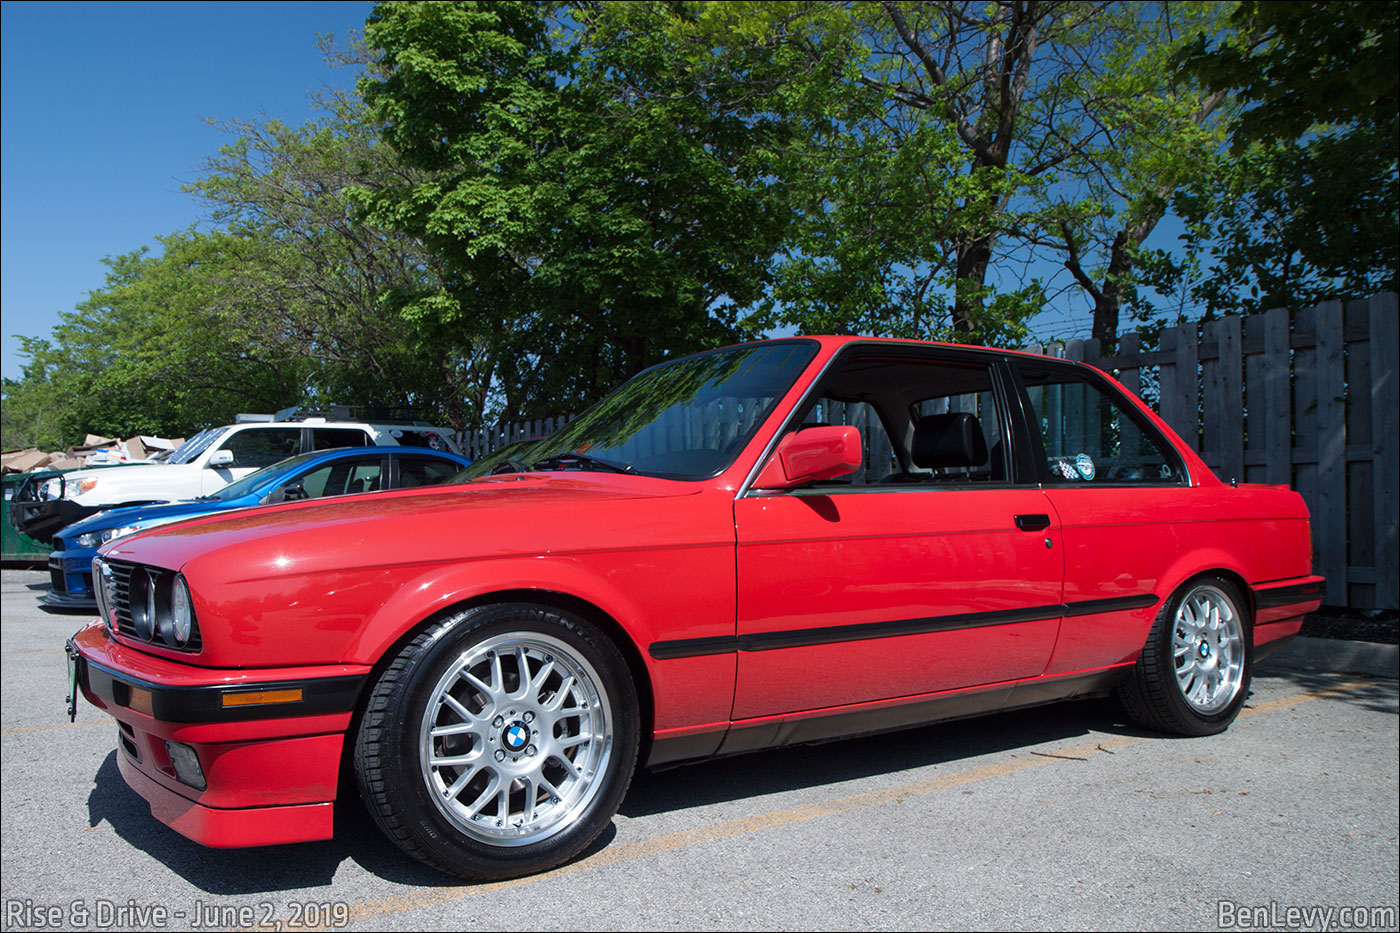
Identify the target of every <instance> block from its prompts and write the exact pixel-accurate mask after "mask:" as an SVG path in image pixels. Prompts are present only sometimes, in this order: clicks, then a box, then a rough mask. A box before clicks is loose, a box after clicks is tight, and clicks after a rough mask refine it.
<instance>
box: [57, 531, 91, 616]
mask: <svg viewBox="0 0 1400 933" xmlns="http://www.w3.org/2000/svg"><path fill="white" fill-rule="evenodd" d="M62 540H63V539H62V538H54V543H55V544H57V543H58V542H59V541H62ZM74 553H75V552H74V551H72V550H66V551H65V550H57V551H53V552H52V553H50V554H49V592H48V594H47V595H45V596H44V604H45V605H48V606H56V607H59V608H62V609H96V608H97V598H96V596H95V595H94V593H93V590H92V559H93V557H95V556H96V555H97V549H96V548H92V549H90V550H82V551H77V552H76V553H77V555H78V556H76V557H74V556H71V555H73V554H74Z"/></svg>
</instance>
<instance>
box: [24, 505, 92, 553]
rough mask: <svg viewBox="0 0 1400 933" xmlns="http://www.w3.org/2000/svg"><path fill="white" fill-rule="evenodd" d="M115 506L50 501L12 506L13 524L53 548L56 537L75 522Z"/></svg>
mask: <svg viewBox="0 0 1400 933" xmlns="http://www.w3.org/2000/svg"><path fill="white" fill-rule="evenodd" d="M107 508H111V506H102V505H79V504H78V503H76V502H74V501H73V500H72V499H47V500H41V501H37V502H15V503H12V504H11V508H10V520H11V522H12V523H13V524H14V526H15V529H16V530H18V531H20V532H22V533H24V534H26V535H29V537H31V538H33V539H34V540H35V541H39V542H41V543H43V544H49V543H51V542H52V541H53V536H54V535H56V534H58V533H59V532H60V531H62V530H63V529H65V528H67V527H68V526H69V525H71V524H73V523H74V522H79V521H82V520H83V519H85V518H87V517H88V516H90V515H96V514H97V513H98V512H101V511H102V510H103V509H107Z"/></svg>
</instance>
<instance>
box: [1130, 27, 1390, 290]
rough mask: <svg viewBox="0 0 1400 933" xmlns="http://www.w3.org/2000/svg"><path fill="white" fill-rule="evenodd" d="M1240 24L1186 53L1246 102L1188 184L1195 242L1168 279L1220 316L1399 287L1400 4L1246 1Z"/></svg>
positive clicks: (1195, 69)
mask: <svg viewBox="0 0 1400 933" xmlns="http://www.w3.org/2000/svg"><path fill="white" fill-rule="evenodd" d="M1232 25H1233V27H1234V29H1233V30H1232V31H1228V32H1214V33H1202V34H1201V35H1199V36H1198V37H1197V38H1196V39H1195V40H1194V42H1193V43H1192V44H1191V45H1190V46H1189V47H1187V48H1185V49H1183V50H1181V51H1180V52H1178V53H1177V55H1176V57H1175V61H1176V64H1177V66H1178V68H1179V70H1180V71H1181V72H1182V73H1183V74H1186V75H1190V76H1192V77H1193V78H1196V79H1199V80H1200V81H1202V82H1204V83H1205V84H1206V85H1207V86H1209V87H1210V88H1212V89H1216V90H1225V89H1233V90H1234V92H1235V93H1237V94H1238V95H1239V96H1240V97H1241V99H1242V100H1244V101H1245V102H1246V104H1247V106H1246V107H1245V109H1244V110H1243V111H1242V112H1240V113H1239V115H1238V117H1237V118H1236V119H1235V120H1234V122H1233V124H1232V126H1231V131H1232V139H1231V146H1230V151H1229V152H1228V153H1227V152H1220V153H1218V154H1217V156H1216V158H1215V160H1214V161H1213V163H1212V164H1211V166H1210V167H1209V169H1208V170H1207V171H1206V172H1203V173H1201V175H1200V176H1198V178H1197V179H1196V180H1195V182H1194V183H1193V184H1190V185H1186V186H1183V188H1182V189H1181V190H1180V191H1179V192H1178V194H1177V197H1176V207H1177V209H1178V210H1179V212H1180V213H1181V214H1182V216H1183V217H1184V218H1185V219H1186V220H1187V221H1188V224H1189V227H1188V238H1187V244H1186V245H1187V248H1188V249H1187V253H1186V257H1185V261H1184V262H1181V261H1177V262H1173V261H1170V259H1169V257H1165V256H1159V257H1157V259H1158V268H1159V269H1160V270H1161V272H1162V278H1163V279H1164V280H1166V281H1167V282H1168V283H1169V284H1170V283H1172V282H1174V281H1176V280H1180V279H1182V278H1190V279H1194V281H1192V282H1191V284H1190V293H1191V296H1192V297H1193V299H1194V300H1196V301H1198V302H1200V303H1201V304H1203V305H1204V306H1205V308H1206V310H1207V313H1212V314H1213V313H1224V312H1249V311H1258V310H1263V309H1266V308H1269V307H1274V306H1280V305H1289V306H1293V307H1306V306H1308V305H1310V304H1313V303H1316V302H1318V301H1322V300H1326V299H1330V298H1346V297H1358V296H1365V295H1368V294H1370V293H1372V292H1374V291H1378V290H1382V289H1387V290H1400V275H1397V270H1398V269H1400V255H1398V254H1400V245H1398V241H1400V236H1397V230H1400V212H1398V210H1397V205H1400V183H1398V181H1397V179H1398V178H1400V175H1397V161H1396V155H1397V148H1400V99H1397V83H1400V72H1397V70H1396V67H1395V62H1396V60H1397V54H1400V7H1397V5H1396V4H1393V3H1353V2H1336V3H1301V2H1278V3H1257V2H1244V3H1241V4H1240V5H1239V7H1238V8H1237V10H1236V11H1235V13H1234V14H1233V16H1232ZM1202 270H1203V271H1202ZM1193 271H1194V272H1195V274H1194V276H1193V274H1192V273H1193Z"/></svg>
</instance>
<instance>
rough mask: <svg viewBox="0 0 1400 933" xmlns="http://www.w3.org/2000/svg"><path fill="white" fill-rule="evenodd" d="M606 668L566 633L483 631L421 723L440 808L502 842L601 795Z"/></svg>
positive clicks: (607, 735) (567, 817)
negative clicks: (594, 662)
mask: <svg viewBox="0 0 1400 933" xmlns="http://www.w3.org/2000/svg"><path fill="white" fill-rule="evenodd" d="M602 683H603V681H602V678H601V677H599V675H598V672H597V671H595V670H594V668H593V665H591V664H590V663H589V662H588V661H587V659H585V658H584V657H582V655H581V654H580V652H579V651H578V650H577V649H575V648H574V647H572V646H570V645H569V644H568V643H566V642H564V641H561V640H560V639H557V638H554V637H552V636H549V635H543V634H538V633H535V632H513V633H508V634H504V635H496V636H493V637H491V638H488V639H486V640H485V641H482V642H480V643H478V644H476V645H473V646H472V647H471V648H469V649H468V650H466V651H465V652H463V653H462V654H461V655H460V656H459V657H458V658H457V659H456V660H455V661H454V662H453V663H452V664H451V665H450V666H449V667H448V669H447V671H446V672H445V673H444V674H443V675H442V677H441V678H440V679H439V680H438V682H437V685H436V686H435V687H434V688H433V692H432V694H431V696H430V697H429V699H428V705H427V707H426V709H425V710H424V713H423V719H422V723H421V725H420V729H419V759H420V765H421V771H422V775H423V780H424V781H426V782H427V785H428V791H429V794H430V795H431V796H432V798H433V802H434V803H435V804H436V805H437V807H438V809H439V810H440V811H441V812H442V814H443V815H444V816H446V817H447V819H448V820H449V821H450V822H451V823H452V824H453V825H455V826H456V827H458V828H459V829H461V830H462V832H464V833H466V834H467V835H468V836H470V837H471V838H473V839H476V840H478V841H481V842H485V843H489V844H492V845H499V846H522V845H529V844H531V843H536V842H540V841H542V840H544V839H548V838H550V837H552V836H555V835H558V834H559V833H561V832H563V831H564V830H566V829H567V828H568V827H570V826H572V825H573V824H574V823H576V822H577V821H578V820H579V818H580V817H581V816H582V815H583V814H584V813H585V812H586V811H587V810H588V808H589V805H590V804H591V803H592V801H593V798H594V797H595V796H596V795H597V793H598V790H599V787H600V785H601V783H602V780H603V776H604V774H605V773H606V771H607V766H608V761H609V759H610V757H611V755H612V751H613V713H612V705H611V700H610V698H609V697H608V695H607V692H606V690H604V689H603V688H602V686H601V685H602Z"/></svg>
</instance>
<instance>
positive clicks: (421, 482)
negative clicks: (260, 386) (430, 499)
mask: <svg viewBox="0 0 1400 933" xmlns="http://www.w3.org/2000/svg"><path fill="white" fill-rule="evenodd" d="M470 465H471V461H470V460H467V459H466V458H464V457H459V456H457V455H456V454H452V453H447V452H446V451H438V450H431V449H428V448H426V447H342V448H339V449H336V450H317V451H313V452H311V453H306V454H301V455H299V456H296V457H291V458H288V459H286V460H283V461H281V462H279V463H274V464H273V465H272V466H269V467H264V468H263V469H261V470H258V471H257V472H256V473H252V474H249V475H248V476H245V477H243V478H242V479H241V480H238V481H237V482H235V483H230V484H229V485H227V486H225V487H224V488H223V489H221V490H219V491H218V492H216V493H214V494H213V495H211V496H204V497H203V498H200V499H190V500H188V501H185V502H167V503H162V504H158V505H142V506H136V507H135V508H129V509H112V510H111V511H107V512H101V513H99V514H97V515H94V516H92V517H91V518H86V519H83V520H82V521H80V522H75V523H74V524H72V525H69V526H68V527H66V528H64V529H63V530H62V531H61V532H59V533H58V534H56V535H54V539H53V547H54V549H53V553H52V554H50V555H49V593H48V595H47V596H45V597H44V602H45V603H47V604H48V605H50V606H60V607H64V608H73V609H88V608H96V606H97V600H96V597H95V596H94V594H93V590H92V559H93V558H94V557H96V556H97V549H98V548H99V547H101V546H102V545H104V544H106V543H107V542H108V541H111V540H112V539H113V538H120V537H122V536H124V535H129V534H132V533H133V532H137V531H144V530H145V529H147V528H153V527H155V526H156V525H164V524H167V523H169V522H178V521H183V520H184V519H187V518H198V517H199V516H201V515H209V514H212V513H215V512H222V511H225V510H226V509H240V508H245V507H247V506H250V505H270V504H272V503H275V502H295V501H298V500H301V499H318V498H321V497H323V496H344V495H349V494H351V493H361V492H375V491H377V490H380V489H405V488H409V487H413V486H431V485H433V484H435V483H441V482H443V481H444V480H447V479H449V478H451V477H452V476H454V475H456V474H457V473H458V472H460V471H461V470H463V469H465V468H466V467H468V466H470Z"/></svg>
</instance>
